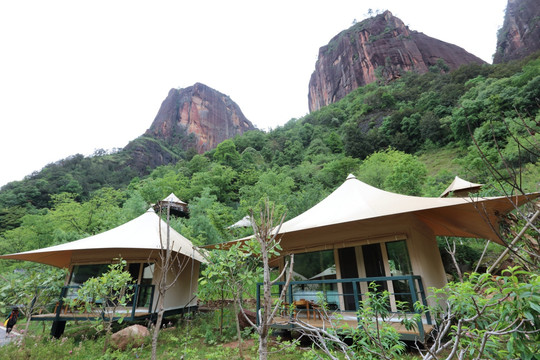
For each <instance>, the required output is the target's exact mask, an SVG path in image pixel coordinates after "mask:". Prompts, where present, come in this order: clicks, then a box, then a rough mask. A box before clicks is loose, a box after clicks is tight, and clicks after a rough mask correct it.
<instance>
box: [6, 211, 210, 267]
mask: <svg viewBox="0 0 540 360" xmlns="http://www.w3.org/2000/svg"><path fill="white" fill-rule="evenodd" d="M160 225H161V237H160V234H159V233H160V231H159V230H160V229H159V227H160ZM166 236H167V224H166V223H165V222H164V221H163V220H162V219H161V218H160V217H159V216H158V215H157V214H156V213H155V212H154V210H153V209H152V208H150V209H148V211H146V213H144V214H142V215H141V216H139V217H137V218H135V219H133V220H131V221H129V222H127V223H125V224H123V225H120V226H118V227H116V228H114V229H111V230H108V231H105V232H103V233H100V234H97V235H93V236H89V237H87V238H84V239H80V240H76V241H72V242H68V243H65V244H61V245H56V246H51V247H47V248H43V249H37V250H32V251H26V252H21V253H17V254H8V255H2V256H0V259H14V260H26V261H33V262H38V263H42V264H47V265H52V266H56V267H62V268H64V267H68V266H69V265H70V264H71V260H72V258H73V257H75V256H76V255H78V254H81V253H87V254H90V253H92V252H94V253H96V254H98V253H99V254H100V255H99V256H100V259H103V258H104V256H108V257H110V256H111V255H115V254H118V251H123V252H127V251H131V250H145V251H152V250H156V251H159V250H161V239H163V241H164V242H165V241H166V239H167V237H166ZM170 241H171V244H172V250H173V251H176V252H178V253H181V254H183V255H186V256H188V257H191V258H193V259H195V260H197V261H201V262H203V261H204V260H203V257H202V256H201V255H200V254H199V253H198V252H197V250H195V249H194V246H193V244H192V243H191V241H189V240H188V239H186V238H185V237H183V236H182V235H181V234H180V233H178V232H177V231H175V230H174V229H172V228H171V229H170ZM164 246H165V245H164ZM116 250H117V251H116ZM104 251H105V255H104V254H103V253H104Z"/></svg>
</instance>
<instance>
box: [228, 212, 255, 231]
mask: <svg viewBox="0 0 540 360" xmlns="http://www.w3.org/2000/svg"><path fill="white" fill-rule="evenodd" d="M239 227H251V216H249V215H246V216H244V217H243V218H241V219H240V220H238V221H237V222H235V223H234V224H232V225H230V226H229V227H227V229H234V228H239Z"/></svg>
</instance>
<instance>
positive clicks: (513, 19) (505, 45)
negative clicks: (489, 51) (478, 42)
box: [493, 0, 540, 64]
mask: <svg viewBox="0 0 540 360" xmlns="http://www.w3.org/2000/svg"><path fill="white" fill-rule="evenodd" d="M538 50H540V1H538V0H508V4H507V5H506V14H505V16H504V23H503V26H502V28H501V29H500V30H499V33H498V34H497V51H496V52H495V55H494V57H493V63H494V64H499V63H502V62H506V61H509V60H516V59H521V58H523V57H525V56H527V55H530V54H532V53H534V52H536V51H538Z"/></svg>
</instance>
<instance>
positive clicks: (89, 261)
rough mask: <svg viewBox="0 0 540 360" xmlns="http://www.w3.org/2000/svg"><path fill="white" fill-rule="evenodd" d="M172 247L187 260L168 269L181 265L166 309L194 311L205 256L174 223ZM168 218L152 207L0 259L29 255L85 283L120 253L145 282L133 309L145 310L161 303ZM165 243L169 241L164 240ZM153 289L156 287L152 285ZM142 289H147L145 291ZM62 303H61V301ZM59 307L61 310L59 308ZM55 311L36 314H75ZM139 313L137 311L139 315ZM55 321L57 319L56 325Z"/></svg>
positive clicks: (66, 317) (139, 282) (64, 317)
mask: <svg viewBox="0 0 540 360" xmlns="http://www.w3.org/2000/svg"><path fill="white" fill-rule="evenodd" d="M169 236H170V244H171V250H172V251H173V252H175V253H178V254H179V256H180V258H181V260H182V262H183V263H184V265H185V266H183V267H182V268H181V269H178V267H176V268H174V267H173V268H171V269H170V271H169V273H168V274H167V275H166V276H167V279H173V278H174V277H175V275H176V274H175V272H177V271H181V273H180V276H179V278H178V280H177V281H176V283H175V284H174V286H172V287H171V288H170V289H169V290H168V291H167V293H166V297H165V299H164V300H165V303H164V306H165V309H166V313H169V314H170V313H178V312H184V311H189V310H191V309H193V308H195V307H196V306H197V298H196V296H195V295H194V294H195V293H196V291H197V284H198V282H197V280H198V277H199V267H200V264H201V262H203V261H204V259H203V257H202V256H201V255H200V254H199V253H198V251H197V250H196V249H195V248H194V246H193V244H192V243H191V241H189V240H188V239H186V238H185V237H184V236H182V235H181V234H180V233H178V232H176V231H175V230H174V229H172V228H170V229H169ZM166 239H167V224H166V223H165V222H164V221H163V220H162V219H161V218H160V217H159V216H158V215H157V214H156V213H155V212H154V210H153V209H152V208H150V209H149V210H148V211H147V212H145V213H144V214H142V215H141V216H139V217H137V218H135V219H133V220H131V221H129V222H127V223H125V224H123V225H120V226H118V227H116V228H113V229H111V230H108V231H105V232H103V233H100V234H97V235H93V236H89V237H87V238H84V239H80V240H76V241H72V242H69V243H65V244H61V245H56V246H51V247H47V248H42V249H37V250H32V251H26V252H21V253H16V254H8V255H2V256H0V259H14V260H26V261H33V262H37V263H42V264H47V265H51V266H56V267H59V268H67V269H69V276H68V278H67V279H66V282H65V285H66V287H67V286H70V285H71V286H76V285H81V284H82V283H83V282H84V281H86V280H87V279H88V278H89V277H91V276H99V275H100V274H101V273H102V272H103V271H106V270H107V266H108V264H111V263H113V262H114V261H115V259H117V258H122V259H123V260H125V261H126V262H127V264H128V271H129V272H130V273H131V274H132V277H133V278H134V279H135V281H136V284H137V286H138V287H139V286H140V287H141V288H140V291H141V292H140V293H139V297H138V298H137V299H135V300H134V301H135V302H140V303H139V304H136V303H134V305H133V310H134V312H135V311H142V313H143V314H144V316H152V315H153V313H155V312H156V309H155V308H152V304H157V301H156V300H157V296H158V293H157V292H154V291H153V289H154V286H155V284H156V283H157V282H158V281H159V279H160V277H161V273H160V271H161V269H160V266H159V265H160V254H161V253H162V251H163V249H164V248H165V244H166ZM162 244H163V245H162ZM150 290H152V291H150ZM142 292H144V293H145V295H144V296H142ZM152 294H153V295H152ZM57 308H58V306H57ZM56 310H58V311H56ZM55 312H56V313H55V314H51V315H52V317H51V316H35V317H33V319H34V320H55V321H59V320H60V321H62V320H63V321H65V320H70V319H73V314H71V315H68V314H67V313H66V314H63V313H62V312H61V311H60V309H59V308H58V309H55ZM135 315H136V314H132V316H135ZM53 327H54V325H53Z"/></svg>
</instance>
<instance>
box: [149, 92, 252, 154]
mask: <svg viewBox="0 0 540 360" xmlns="http://www.w3.org/2000/svg"><path fill="white" fill-rule="evenodd" d="M248 130H255V127H254V126H253V124H252V123H251V122H250V121H249V120H248V119H246V117H245V116H244V114H243V113H242V110H240V107H239V106H238V105H237V104H236V103H235V102H234V101H232V100H231V98H230V97H229V96H227V95H224V94H222V93H220V92H219V91H216V90H214V89H212V88H210V87H208V86H206V85H204V84H201V83H196V84H195V85H193V86H190V87H187V88H185V89H171V90H170V91H169V95H168V96H167V98H166V99H165V100H164V101H163V103H162V104H161V108H160V109H159V111H158V114H157V116H156V118H155V119H154V122H153V123H152V125H151V126H150V128H149V129H148V130H147V131H146V133H145V135H146V136H151V137H154V138H156V139H161V140H164V141H166V142H168V143H171V142H172V144H174V143H175V142H176V141H178V135H179V134H181V136H180V137H182V136H183V135H185V134H186V133H187V134H188V135H189V134H193V135H194V136H195V144H194V146H195V148H196V150H197V152H198V153H199V154H202V153H204V152H205V151H208V150H211V149H213V148H215V147H216V146H217V145H218V144H219V143H220V142H222V141H223V140H227V139H230V138H232V137H234V136H235V135H240V134H243V133H244V132H246V131H248ZM185 150H187V149H185Z"/></svg>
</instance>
